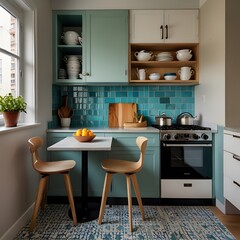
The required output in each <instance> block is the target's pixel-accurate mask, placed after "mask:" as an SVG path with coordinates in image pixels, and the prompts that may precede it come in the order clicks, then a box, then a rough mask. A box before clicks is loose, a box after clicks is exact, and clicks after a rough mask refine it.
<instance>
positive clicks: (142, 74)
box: [136, 69, 146, 80]
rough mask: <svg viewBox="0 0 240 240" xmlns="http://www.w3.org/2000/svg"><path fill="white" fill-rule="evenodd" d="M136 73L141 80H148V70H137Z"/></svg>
mask: <svg viewBox="0 0 240 240" xmlns="http://www.w3.org/2000/svg"><path fill="white" fill-rule="evenodd" d="M136 73H137V77H138V79H139V80H145V79H146V69H136Z"/></svg>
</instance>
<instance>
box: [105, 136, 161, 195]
mask: <svg viewBox="0 0 240 240" xmlns="http://www.w3.org/2000/svg"><path fill="white" fill-rule="evenodd" d="M139 135H141V136H145V137H147V138H148V144H147V150H146V155H145V161H144V165H143V168H142V169H141V171H140V172H139V173H137V179H138V184H139V188H140V193H141V196H142V197H146V198H159V197H160V186H159V184H160V161H159V155H160V152H159V151H160V150H159V149H160V148H159V135H158V134H136V133H132V134H125V133H121V134H105V136H113V144H112V151H111V152H110V153H109V154H110V158H111V159H125V160H129V161H137V160H138V159H139V149H138V147H137V145H136V138H137V136H139ZM133 192H134V191H133ZM109 196H111V197H127V186H126V178H125V175H120V174H116V175H113V180H112V188H111V192H110V193H109Z"/></svg>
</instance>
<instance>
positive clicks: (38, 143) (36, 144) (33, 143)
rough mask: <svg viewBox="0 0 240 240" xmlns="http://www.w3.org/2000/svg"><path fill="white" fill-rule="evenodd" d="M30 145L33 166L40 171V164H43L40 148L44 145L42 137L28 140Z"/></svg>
mask: <svg viewBox="0 0 240 240" xmlns="http://www.w3.org/2000/svg"><path fill="white" fill-rule="evenodd" d="M28 145H29V149H30V152H31V154H32V165H33V168H34V169H35V170H36V171H37V172H39V171H38V167H37V166H38V165H41V164H42V161H41V159H40V156H39V153H38V149H39V148H41V147H42V146H43V139H42V138H41V137H32V138H30V139H29V140H28Z"/></svg>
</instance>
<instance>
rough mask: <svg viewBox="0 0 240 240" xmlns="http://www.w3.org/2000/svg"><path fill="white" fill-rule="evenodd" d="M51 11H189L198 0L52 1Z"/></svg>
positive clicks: (197, 5) (195, 5) (196, 6)
mask: <svg viewBox="0 0 240 240" xmlns="http://www.w3.org/2000/svg"><path fill="white" fill-rule="evenodd" d="M52 8H53V9H156V8H159V9H191V8H199V0H115V1H113V0H91V1H90V0H81V1H79V0H67V1H66V0H52Z"/></svg>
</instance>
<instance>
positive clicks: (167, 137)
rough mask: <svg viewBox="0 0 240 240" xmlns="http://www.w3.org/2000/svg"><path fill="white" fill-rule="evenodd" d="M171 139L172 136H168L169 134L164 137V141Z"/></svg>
mask: <svg viewBox="0 0 240 240" xmlns="http://www.w3.org/2000/svg"><path fill="white" fill-rule="evenodd" d="M170 138H171V135H170V134H168V133H166V134H164V135H163V139H167V140H169V139H170Z"/></svg>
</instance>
